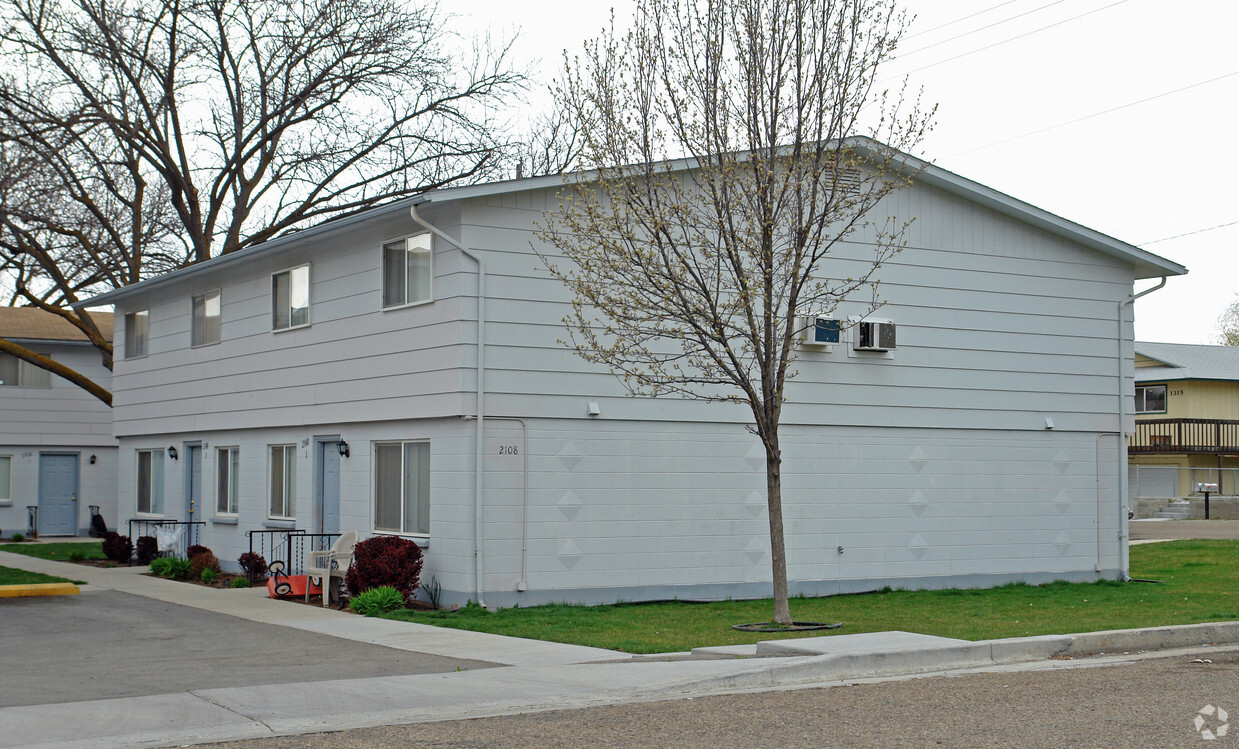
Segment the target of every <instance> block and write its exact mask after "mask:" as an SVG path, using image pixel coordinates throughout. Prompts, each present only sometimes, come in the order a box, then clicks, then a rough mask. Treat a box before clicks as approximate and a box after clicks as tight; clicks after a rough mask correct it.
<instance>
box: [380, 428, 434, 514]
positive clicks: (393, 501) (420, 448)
mask: <svg viewBox="0 0 1239 749" xmlns="http://www.w3.org/2000/svg"><path fill="white" fill-rule="evenodd" d="M374 529H375V530H376V531H389V532H392V533H413V534H418V535H429V534H430V443H429V442H390V443H388V442H380V443H375V445H374Z"/></svg>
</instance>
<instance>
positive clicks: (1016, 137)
mask: <svg viewBox="0 0 1239 749" xmlns="http://www.w3.org/2000/svg"><path fill="white" fill-rule="evenodd" d="M1236 75H1239V70H1236V71H1233V72H1230V73H1227V74H1226V75H1219V76H1217V77H1216V78H1210V79H1209V80H1207V81H1200V82H1198V83H1193V84H1191V85H1189V86H1183V87H1182V88H1176V89H1174V90H1173V91H1164V92H1162V93H1160V94H1154V95H1153V96H1148V97H1145V98H1143V99H1140V100H1139V101H1132V102H1128V103H1126V104H1120V105H1119V106H1117V107H1110V108H1109V109H1103V110H1102V111H1100V112H1093V113H1092V114H1086V115H1084V116H1083V117H1077V118H1075V119H1074V120H1067V121H1066V122H1059V123H1057V124H1054V125H1047V126H1045V127H1043V128H1039V129H1037V130H1030V131H1028V132H1027V133H1022V134H1020V135H1013V136H1011V137H1010V138H1003V139H1002V140H996V141H994V142H993V143H986V144H985V145H983V146H976V147H974V148H969V149H968V150H966V151H956V152H955V153H952V154H948V155H947V156H944V157H943V158H946V159H950V158H954V157H956V156H963V155H964V154H967V153H972V152H974V151H983V150H985V149H986V148H992V147H994V146H1000V145H1002V144H1003V143H1010V142H1011V141H1013V140H1020V139H1021V138H1027V137H1030V136H1033V135H1040V134H1041V133H1044V132H1047V131H1050V130H1056V129H1058V128H1060V127H1067V126H1068V125H1074V124H1076V123H1077V122H1084V121H1085V120H1091V119H1093V118H1094V117H1100V116H1102V115H1103V114H1110V113H1111V112H1117V111H1119V110H1121V109H1128V108H1129V107H1134V106H1136V105H1138V104H1144V103H1145V102H1150V101H1153V100H1155V99H1161V98H1163V97H1166V96H1170V95H1171V94H1177V93H1181V92H1183V91H1188V90H1190V89H1193V88H1199V87H1200V86H1206V85H1208V84H1210V83H1216V82H1217V81H1220V80H1223V79H1226V78H1230V77H1232V76H1236Z"/></svg>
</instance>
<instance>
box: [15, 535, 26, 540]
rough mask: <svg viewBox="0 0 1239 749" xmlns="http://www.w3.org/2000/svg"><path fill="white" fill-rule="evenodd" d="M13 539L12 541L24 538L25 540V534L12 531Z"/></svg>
mask: <svg viewBox="0 0 1239 749" xmlns="http://www.w3.org/2000/svg"><path fill="white" fill-rule="evenodd" d="M13 540H14V541H25V540H26V537H25V536H23V535H22V534H20V533H14V534H13Z"/></svg>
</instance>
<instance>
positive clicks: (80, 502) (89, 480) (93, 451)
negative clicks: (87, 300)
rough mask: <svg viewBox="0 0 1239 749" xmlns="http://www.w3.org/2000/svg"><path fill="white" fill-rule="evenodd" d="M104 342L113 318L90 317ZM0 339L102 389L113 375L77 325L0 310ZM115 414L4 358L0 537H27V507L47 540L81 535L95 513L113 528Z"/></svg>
mask: <svg viewBox="0 0 1239 749" xmlns="http://www.w3.org/2000/svg"><path fill="white" fill-rule="evenodd" d="M92 314H93V315H94V318H95V322H96V324H97V325H98V326H99V330H100V331H101V332H102V333H103V334H104V335H105V336H111V333H112V315H111V314H110V313H106V312H102V313H92ZM0 338H6V339H8V340H10V341H13V342H15V343H19V344H21V345H23V346H25V347H26V348H29V349H31V350H33V351H35V352H36V353H39V354H45V355H47V356H49V357H51V358H52V359H54V360H56V361H58V362H60V363H62V364H64V365H65V366H67V367H69V368H71V369H73V370H75V371H77V372H80V373H82V374H84V375H86V376H87V377H89V378H91V379H92V380H94V381H95V382H97V383H98V384H99V385H101V386H102V387H104V388H108V387H110V386H111V379H112V373H111V372H109V371H108V370H107V368H106V367H104V366H103V362H102V359H101V358H100V353H99V351H98V350H97V349H95V347H94V346H92V345H91V344H90V342H89V341H88V340H87V339H86V337H85V336H84V335H83V334H82V332H81V331H79V330H78V329H77V328H75V327H74V326H73V325H72V324H70V323H69V322H67V321H66V320H63V319H61V318H60V317H58V316H56V315H54V314H52V313H49V312H44V311H43V310H40V309H36V308H33V307H0ZM116 445H117V443H116V438H115V437H113V436H112V409H110V408H108V407H107V406H106V405H105V404H104V403H102V402H100V401H99V400H98V399H97V398H95V397H94V396H93V395H90V394H89V393H87V392H86V391H85V390H82V389H81V388H79V387H78V386H77V385H74V384H73V383H70V382H68V381H67V380H63V379H61V378H60V377H57V376H56V375H53V374H51V373H50V372H48V371H47V370H45V369H41V368H39V367H36V366H33V365H30V364H27V363H26V362H24V361H21V360H20V359H17V358H16V357H13V356H11V355H9V354H6V353H4V352H0V535H3V537H4V538H9V537H11V536H12V535H13V534H14V533H23V534H24V533H26V531H27V529H28V525H29V510H28V508H29V507H35V508H37V509H38V521H37V522H38V531H39V534H40V535H43V536H74V535H84V534H86V532H87V531H88V530H89V528H90V506H92V505H94V506H97V507H98V508H99V512H100V514H101V515H103V518H104V522H106V523H107V525H108V528H109V529H111V528H114V527H115V525H116V452H117V446H116Z"/></svg>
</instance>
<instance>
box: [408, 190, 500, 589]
mask: <svg viewBox="0 0 1239 749" xmlns="http://www.w3.org/2000/svg"><path fill="white" fill-rule="evenodd" d="M409 215H410V216H412V217H413V220H414V221H415V222H417V224H418V225H420V226H422V227H424V228H425V229H426V230H427V231H429V232H430V233H432V234H434V235H435V236H436V237H438V238H440V239H442V240H443V241H444V242H447V243H448V244H450V245H452V246H453V247H455V248H456V249H458V250H460V253H461V254H462V255H464V256H465V257H467V258H469V259H470V260H472V261H473V262H475V263H477V264H478V333H477V335H478V382H477V408H478V426H477V436H476V438H475V440H474V445H473V451H474V463H473V569H474V575H475V581H474V586H475V587H476V589H477V596H478V605H479V606H482V607H483V608H485V607H486V601H485V600H483V597H482V596H483V594H482V580H483V565H482V508H483V502H482V500H483V494H482V455H483V444H482V441H483V438H484V436H485V432H484V428H485V426H486V416H485V414H486V408H485V404H486V266H484V265H483V264H482V258H480V257H478V256H477V255H474V254H473V253H472V252H469V250H467V249H465V247H464V245H462V244H461V243H460V242H457V241H456V240H455V239H452V238H451V237H449V236H448V235H446V234H444V233H443V232H442V231H439V229H437V228H435V227H434V226H431V225H430V224H429V223H428V222H427V221H426V220H425V219H424V218H422V217H421V216H420V215H419V214H418V213H417V205H411V206H409Z"/></svg>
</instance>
